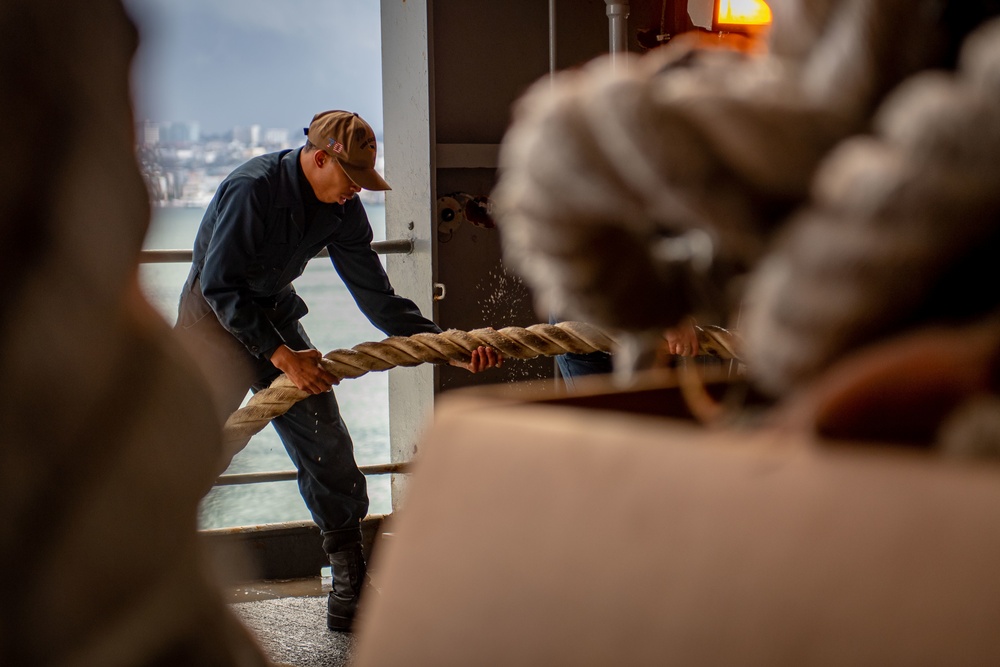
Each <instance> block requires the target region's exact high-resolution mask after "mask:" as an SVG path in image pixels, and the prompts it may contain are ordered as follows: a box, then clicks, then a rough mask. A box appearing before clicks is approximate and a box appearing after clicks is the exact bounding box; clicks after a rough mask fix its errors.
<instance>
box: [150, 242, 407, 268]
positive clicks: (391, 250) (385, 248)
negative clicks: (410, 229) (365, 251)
mask: <svg viewBox="0 0 1000 667" xmlns="http://www.w3.org/2000/svg"><path fill="white" fill-rule="evenodd" d="M372 250H374V251H375V252H377V253H378V254H380V255H409V254H410V253H411V252H413V241H412V240H411V239H389V240H387V241H372ZM193 254H194V252H193V251H191V250H143V251H142V252H141V253H140V255H139V261H140V262H142V263H143V264H170V263H174V262H176V263H181V262H190V261H191V259H192V255H193ZM316 256H317V257H329V256H330V253H329V251H327V249H326V248H323V249H322V250H320V251H319V253H318V254H317V255H316Z"/></svg>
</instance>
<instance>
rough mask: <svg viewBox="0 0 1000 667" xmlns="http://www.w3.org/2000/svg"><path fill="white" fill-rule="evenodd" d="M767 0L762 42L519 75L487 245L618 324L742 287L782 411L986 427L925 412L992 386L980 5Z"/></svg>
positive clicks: (993, 114) (687, 309) (547, 306)
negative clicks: (520, 89) (529, 84)
mask: <svg viewBox="0 0 1000 667" xmlns="http://www.w3.org/2000/svg"><path fill="white" fill-rule="evenodd" d="M772 8H773V13H774V25H773V27H772V29H771V33H770V35H769V37H768V47H769V48H768V52H767V53H766V54H765V55H758V56H748V55H745V54H744V53H737V52H734V51H723V50H719V49H714V50H701V49H699V48H696V47H693V46H691V45H690V44H684V43H683V40H680V39H679V40H675V42H674V43H672V44H671V45H670V46H668V47H665V48H663V49H660V50H658V51H655V52H653V53H652V54H650V55H648V56H646V57H644V58H641V59H636V60H634V61H633V62H631V63H630V66H629V69H628V71H627V72H624V73H623V72H621V71H618V72H612V71H611V68H610V67H608V65H607V63H606V62H597V63H594V64H592V65H591V66H590V67H589V68H585V69H583V70H580V71H574V72H567V73H563V74H560V75H559V76H558V77H556V80H555V82H554V84H552V85H550V84H549V82H548V81H546V82H543V83H541V84H539V85H536V86H535V88H534V89H533V90H531V91H529V93H528V94H527V95H526V96H525V97H524V99H523V100H522V101H521V102H520V103H519V105H518V107H517V109H516V114H515V119H514V123H513V125H512V128H511V130H510V131H509V133H508V135H507V137H506V138H505V139H504V143H503V146H502V151H501V160H500V162H501V169H502V176H501V178H500V181H499V184H498V187H497V189H496V192H495V193H494V195H495V199H496V201H497V204H498V208H499V209H500V210H499V216H498V222H499V225H500V228H501V231H502V233H503V239H504V251H505V258H506V259H507V261H508V262H509V264H510V265H511V266H513V267H514V268H515V269H516V270H518V271H519V272H521V273H522V274H523V276H524V277H525V279H526V280H527V281H528V282H529V284H530V285H531V286H532V288H533V290H534V292H535V293H536V294H537V295H538V297H539V300H540V302H541V303H540V304H539V309H540V310H542V311H545V310H554V311H558V312H561V313H563V314H564V315H565V316H566V317H568V318H574V319H582V320H589V321H592V322H594V323H596V324H598V325H603V326H606V327H610V328H616V329H618V330H620V331H623V332H627V333H628V334H631V338H632V339H633V340H637V341H643V340H651V339H652V338H653V337H652V336H651V335H650V332H657V331H660V330H662V329H663V328H666V327H671V326H674V325H676V324H677V323H678V322H679V321H681V319H682V318H683V317H685V316H687V315H696V316H699V318H700V317H701V316H705V318H706V319H707V320H708V321H712V319H713V318H715V317H717V316H719V315H721V316H722V317H726V316H728V317H729V318H731V319H735V318H734V317H733V315H734V313H736V312H737V308H738V307H742V316H741V318H740V321H739V322H738V323H736V322H734V323H733V324H734V326H738V327H739V329H740V330H741V332H742V334H743V335H744V337H745V344H746V347H745V352H746V360H747V362H748V370H749V373H750V376H751V379H752V381H753V382H754V383H755V385H756V386H757V387H758V388H759V389H761V390H763V391H764V392H766V393H768V394H770V395H771V396H773V397H775V398H776V399H779V400H781V399H783V400H785V401H790V399H791V398H792V397H794V398H795V404H794V405H793V406H791V407H789V410H788V413H787V415H790V416H786V418H787V419H792V420H793V421H795V420H798V421H804V422H806V423H810V424H812V425H813V426H819V427H820V428H821V430H823V431H824V432H828V433H831V434H836V435H839V436H849V437H880V438H889V439H901V440H921V441H928V440H934V439H936V438H944V439H948V438H949V437H950V436H948V435H947V434H945V435H941V434H940V431H941V429H942V428H943V429H944V430H946V431H948V432H949V433H957V432H964V433H971V432H973V431H975V432H977V433H978V435H977V436H976V437H977V438H982V437H986V436H984V435H983V433H984V432H985V431H989V430H990V429H991V428H992V427H991V426H989V425H988V424H986V423H983V421H982V420H979V421H977V424H979V426H976V427H974V428H971V429H969V428H965V427H957V428H954V429H953V428H952V424H951V422H950V421H948V419H947V418H948V416H949V415H951V414H952V413H954V412H955V410H956V409H958V408H959V406H964V405H965V404H966V403H968V402H970V401H972V402H977V403H978V402H980V401H979V399H980V398H983V397H984V396H985V397H986V398H989V397H990V396H993V395H994V390H995V389H996V386H997V384H998V383H997V381H996V374H995V372H994V371H995V363H996V356H997V354H996V353H997V349H998V348H1000V327H998V326H997V325H995V324H990V323H991V322H992V321H993V319H995V316H996V314H997V313H998V312H1000V290H998V289H997V287H996V286H997V281H996V278H995V275H994V270H993V268H992V267H993V266H995V263H994V260H993V259H992V258H993V257H994V256H995V255H996V253H997V252H1000V167H998V164H1000V163H998V162H997V161H996V159H995V156H996V155H998V154H1000V133H998V131H997V128H1000V24H997V23H990V19H991V18H992V17H994V16H996V15H997V14H998V13H1000V3H998V2H996V1H990V0H983V1H979V2H959V1H950V2H949V1H938V2H930V1H925V2H916V3H914V2H903V1H901V0H877V1H875V2H872V1H870V0H843V1H841V2H832V1H829V2H821V1H818V0H816V1H812V2H809V1H805V0H777V1H775V2H773V3H772ZM715 321H721V320H715ZM931 326H933V327H938V329H935V331H936V332H938V333H932V334H928V335H925V336H923V337H920V336H918V337H917V338H916V339H910V338H909V337H908V338H906V339H900V340H896V339H895V337H896V336H900V335H903V334H909V333H911V332H913V331H915V330H919V329H923V328H925V327H931ZM626 338H628V337H626ZM935 340H937V341H938V342H937V343H935ZM876 343H877V344H879V345H881V346H883V347H880V348H879V350H878V351H877V352H875V353H873V354H871V355H870V356H868V357H866V358H865V359H867V362H866V361H864V360H862V361H861V362H852V364H850V365H848V366H847V367H845V368H844V369H841V370H839V371H837V373H835V374H834V373H833V370H834V369H835V367H837V366H838V365H839V364H841V363H846V362H847V361H849V358H850V357H851V355H852V354H854V353H855V352H857V351H859V350H861V349H862V348H864V347H865V346H869V345H872V344H876ZM896 344H899V345H902V346H904V347H903V348H902V349H905V350H906V354H903V353H902V352H899V353H893V352H892V351H891V350H893V349H894V346H895V345H896ZM973 348H974V350H973ZM890 362H891V365H890ZM930 362H933V363H930ZM834 379H835V384H834V385H833V386H826V385H825V383H826V382H833V381H834ZM987 403H989V401H987ZM929 406H932V407H933V410H932V411H930V412H927V411H926V410H925V408H927V407H929ZM994 412H995V411H994ZM914 413H915V415H914ZM875 416H880V417H883V418H881V419H880V423H879V424H878V426H877V428H876V429H875V430H872V429H871V428H869V425H870V424H871V419H870V418H872V417H875ZM914 416H915V417H916V419H914V418H913V417H914ZM886 417H887V418H886ZM974 419H977V420H978V418H974ZM994 421H996V420H994ZM946 422H947V423H946ZM986 422H989V419H986ZM980 427H982V428H980ZM984 429H985V431H984ZM994 430H995V432H996V434H995V435H994V436H992V437H993V438H995V439H998V440H1000V429H994Z"/></svg>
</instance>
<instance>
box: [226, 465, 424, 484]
mask: <svg viewBox="0 0 1000 667" xmlns="http://www.w3.org/2000/svg"><path fill="white" fill-rule="evenodd" d="M409 468H410V464H409V462H407V461H402V462H400V463H376V464H374V465H369V466H358V470H360V471H361V472H362V473H363V474H365V475H394V474H399V473H405V472H409ZM295 478H296V473H295V471H294V470H274V471H271V472H242V473H234V474H232V475H221V476H220V477H219V478H218V479H216V480H215V485H216V486H235V485H238V484H260V483H263V482H290V481H294V480H295Z"/></svg>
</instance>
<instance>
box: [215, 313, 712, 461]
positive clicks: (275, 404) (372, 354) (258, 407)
mask: <svg viewBox="0 0 1000 667" xmlns="http://www.w3.org/2000/svg"><path fill="white" fill-rule="evenodd" d="M709 344H710V343H709ZM483 345H485V346H488V347H492V348H494V349H496V350H498V351H499V352H501V353H502V354H503V355H504V357H506V358H508V359H533V358H535V357H539V356H553V355H558V354H565V353H567V352H573V353H576V354H588V353H590V352H611V351H612V349H613V347H614V340H613V339H612V338H611V337H610V336H609V335H607V334H606V333H604V332H603V331H601V330H600V329H598V328H597V327H594V326H592V325H589V324H585V323H583V322H559V323H558V324H534V325H532V326H529V327H527V328H522V327H505V328H503V329H500V330H496V329H492V328H485V329H474V330H472V331H460V330H457V329H449V330H448V331H444V332H442V333H419V334H414V335H412V336H392V337H390V338H386V339H385V340H383V341H381V342H377V343H373V342H370V343H361V344H359V345H355V346H354V347H353V348H351V349H349V350H333V351H332V352H328V353H327V354H325V355H323V359H322V361H321V363H322V364H323V367H324V368H325V369H326V370H327V371H329V372H330V373H333V374H334V375H336V376H337V377H339V378H341V379H346V378H356V377H361V376H362V375H365V374H366V373H370V372H373V371H385V370H389V369H390V368H395V367H397V366H417V365H419V364H422V363H425V362H426V363H432V364H446V363H450V362H452V361H458V362H462V363H467V362H468V361H469V360H470V359H471V355H472V351H473V350H475V349H476V348H478V347H480V346H483ZM307 396H309V394H308V393H306V392H304V391H302V390H301V389H299V388H298V387H296V386H295V385H294V384H293V383H292V381H291V380H290V379H288V377H287V376H285V375H280V376H279V377H278V378H277V379H276V380H275V381H274V382H272V383H271V386H269V387H268V388H267V389H262V390H261V391H259V392H257V393H256V394H254V395H253V397H251V398H250V400H249V401H247V404H246V405H245V406H244V407H242V408H240V409H239V410H237V411H236V412H234V413H233V414H231V415H230V416H229V419H227V420H226V424H225V427H224V431H223V439H224V441H225V442H226V443H227V444H228V443H237V442H242V443H243V444H245V443H246V441H247V440H249V439H250V438H251V436H253V435H254V434H256V433H258V432H259V431H261V430H262V429H263V428H264V427H265V426H267V424H268V422H270V421H271V420H272V419H274V418H275V417H280V416H281V415H283V414H285V413H286V412H287V411H288V409H289V408H291V407H292V405H294V404H295V403H297V402H298V401H301V400H302V399H304V398H306V397H307Z"/></svg>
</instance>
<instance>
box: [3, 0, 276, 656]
mask: <svg viewBox="0 0 1000 667" xmlns="http://www.w3.org/2000/svg"><path fill="white" fill-rule="evenodd" d="M0 26H2V28H3V34H4V39H3V40H2V42H0V62H2V66H0V95H2V98H3V100H4V122H3V123H2V124H0V135H2V144H3V146H4V148H5V151H4V160H3V168H2V178H0V258H2V261H0V279H2V283H3V286H4V289H3V290H2V292H0V323H2V324H0V366H2V367H3V369H4V379H3V382H2V383H0V433H2V437H3V442H2V446H0V570H2V571H3V573H4V576H5V584H4V592H3V603H2V604H0V664H4V665H74V666H75V665H79V666H89V665H94V666H100V667H115V666H118V665H121V666H129V667H134V666H136V665H185V666H191V665H194V666H204V667H209V666H243V665H248V666H249V665H264V664H267V661H266V660H265V659H264V658H263V657H262V655H261V654H260V652H259V651H258V649H257V648H256V645H255V644H254V642H253V640H252V639H251V638H250V636H249V635H248V633H247V632H246V631H245V629H244V628H243V626H242V625H240V624H239V623H238V622H237V621H236V620H235V618H234V617H233V616H232V615H231V614H230V612H229V611H228V609H227V608H226V606H225V605H224V603H223V601H222V596H221V593H220V592H219V591H218V590H216V588H215V586H214V585H213V584H212V583H211V581H210V578H209V574H208V573H207V572H206V567H205V565H204V563H203V559H202V554H201V553H200V546H199V543H198V539H197V534H196V511H197V505H198V501H199V499H200V498H201V497H202V495H203V494H204V493H205V492H206V491H207V490H208V489H209V488H210V486H211V484H212V481H213V479H214V477H215V474H216V473H217V472H218V465H219V462H220V457H221V452H222V450H221V442H220V439H219V436H218V423H217V421H216V417H215V415H214V414H213V410H212V407H211V404H210V401H211V398H210V395H209V392H208V390H207V388H206V385H205V384H204V380H203V379H202V378H201V376H200V375H199V374H198V372H197V371H196V369H195V366H194V365H193V363H191V362H190V361H189V360H188V358H187V357H186V356H185V355H184V354H183V353H182V351H181V350H180V349H179V348H178V346H177V344H176V343H175V342H174V340H173V338H172V334H171V333H170V331H169V329H168V328H167V325H166V324H165V323H164V322H163V321H162V319H161V318H160V317H159V316H158V315H156V314H155V313H154V312H153V310H152V308H151V307H150V306H149V304H148V303H146V301H145V300H144V298H143V297H142V295H141V294H140V292H139V288H138V285H137V266H138V263H137V262H138V255H139V250H140V246H141V244H142V240H143V236H144V234H145V232H146V227H147V224H148V221H149V208H148V201H147V195H146V190H145V187H144V185H143V182H142V179H141V176H140V174H139V170H138V167H137V165H136V161H135V157H134V143H133V142H134V137H133V119H132V113H131V102H130V98H129V87H128V77H129V65H130V61H131V57H132V54H133V52H134V51H135V48H136V45H137V36H136V31H135V28H134V26H133V25H132V23H131V22H130V21H129V19H128V18H127V16H126V14H125V12H124V10H123V8H122V6H121V4H120V2H118V1H117V0H94V1H91V2H62V1H59V2H57V1H55V0H11V1H10V2H5V3H3V5H2V8H0Z"/></svg>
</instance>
